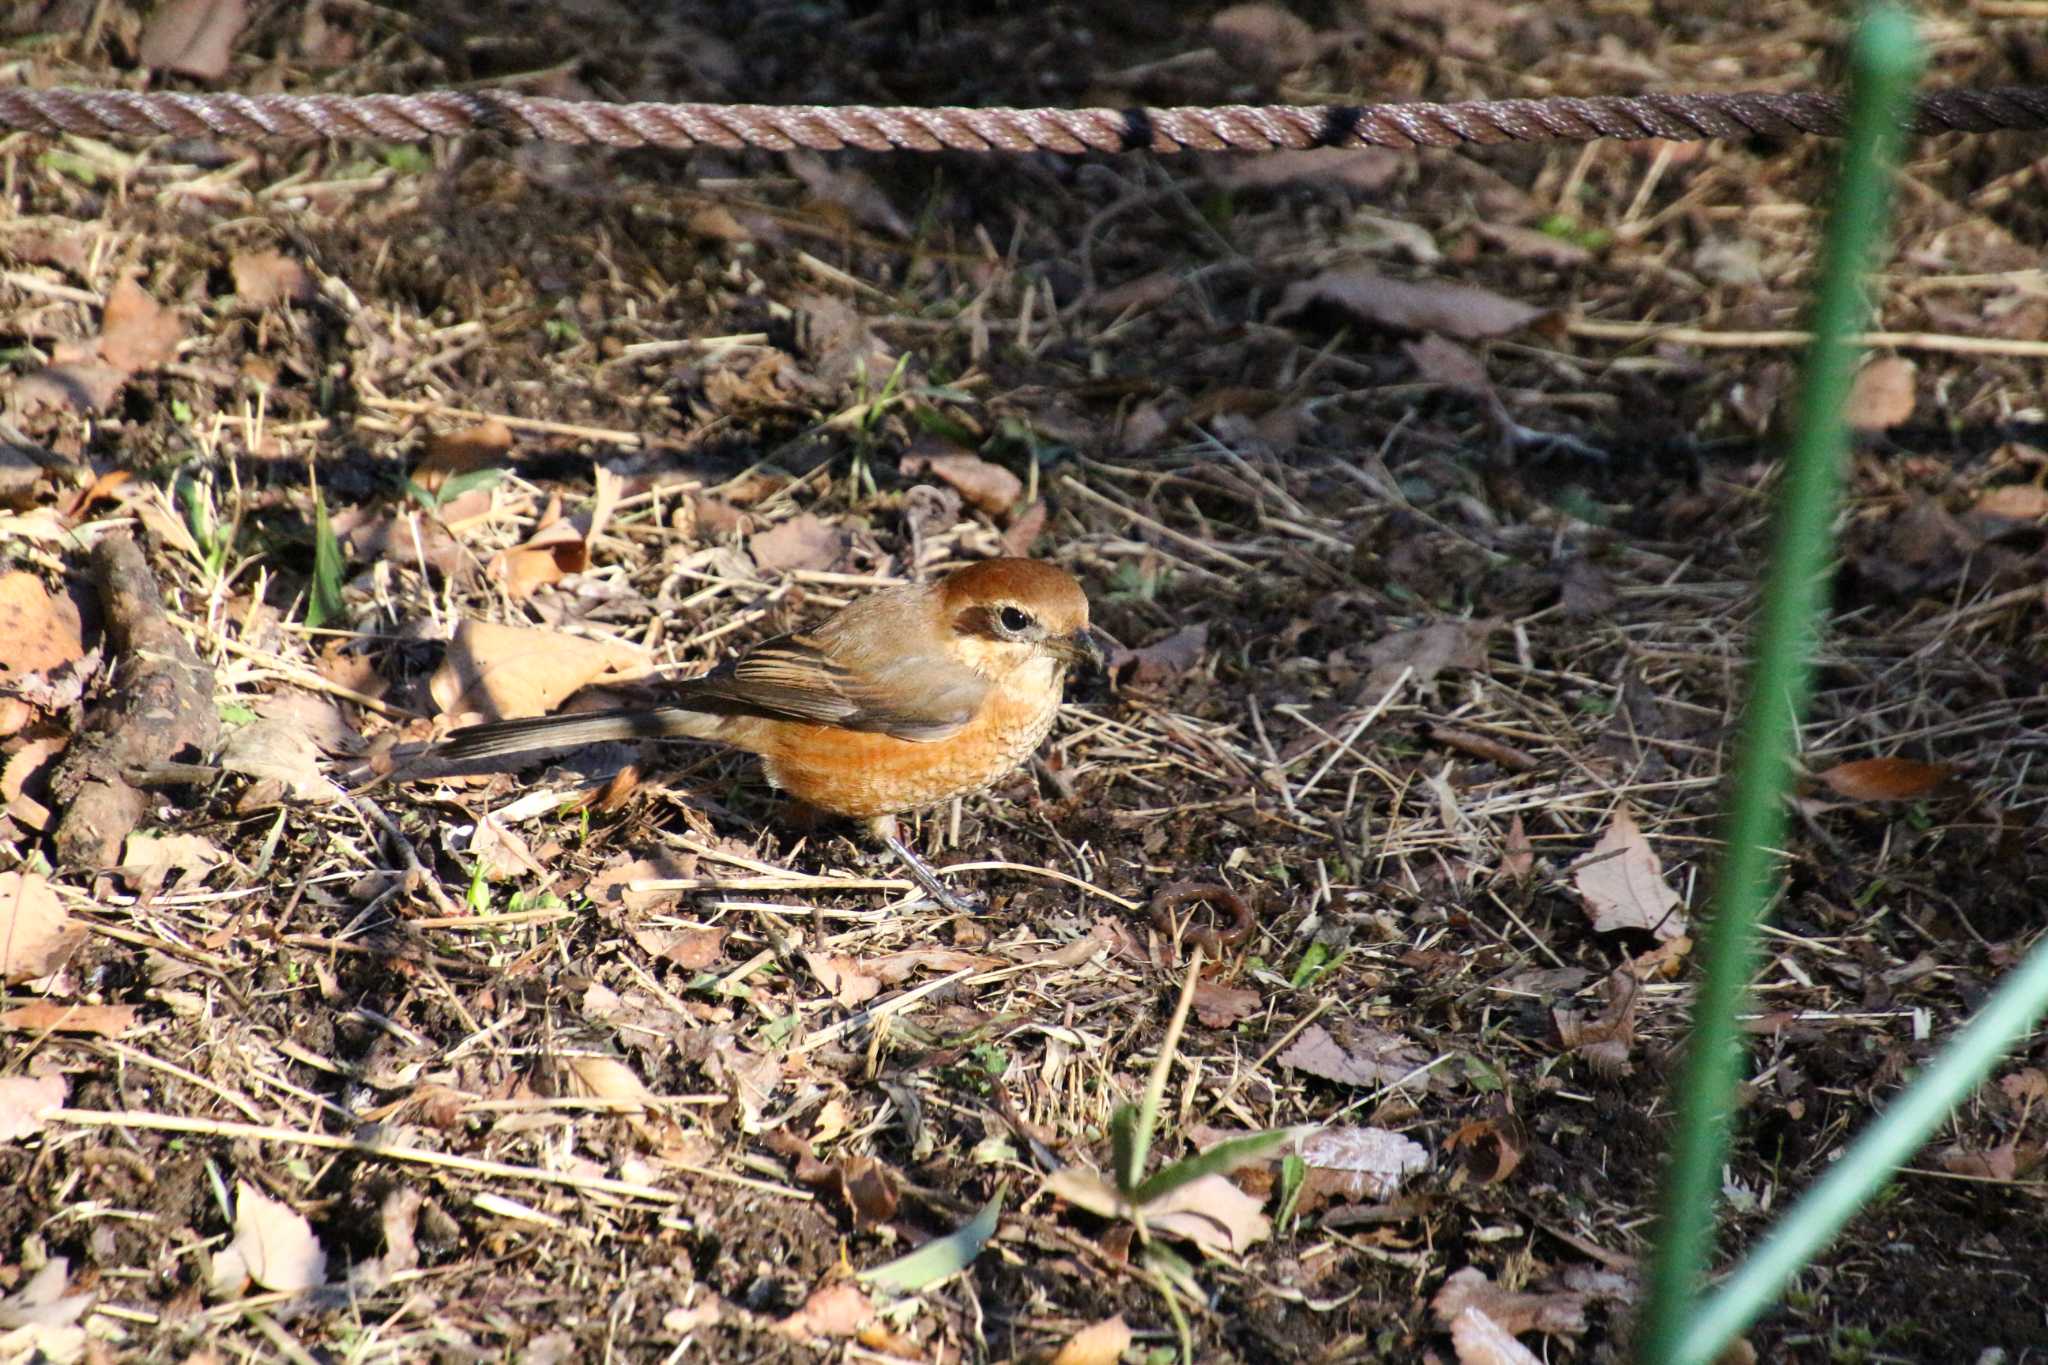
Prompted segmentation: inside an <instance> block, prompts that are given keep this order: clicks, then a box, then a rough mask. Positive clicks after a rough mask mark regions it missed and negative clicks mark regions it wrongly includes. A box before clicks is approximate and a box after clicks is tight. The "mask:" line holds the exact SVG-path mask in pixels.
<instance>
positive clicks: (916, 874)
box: [868, 815, 982, 915]
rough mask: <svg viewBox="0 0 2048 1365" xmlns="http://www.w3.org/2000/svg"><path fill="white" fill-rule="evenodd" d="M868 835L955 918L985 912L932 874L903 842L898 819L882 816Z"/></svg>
mask: <svg viewBox="0 0 2048 1365" xmlns="http://www.w3.org/2000/svg"><path fill="white" fill-rule="evenodd" d="M868 832H869V833H871V834H873V835H874V836H875V837H876V838H877V839H880V840H881V841H882V842H883V843H885V844H887V845H888V846H889V851H890V852H891V853H893V854H895V855H896V857H897V859H898V861H900V862H901V863H902V864H903V866H904V867H906V868H908V869H909V870H910V878H911V880H912V881H914V882H916V883H917V884H918V885H919V886H920V887H922V888H923V889H924V893H925V894H926V895H927V896H930V897H931V898H932V899H933V900H935V901H937V902H938V903H939V904H940V905H941V906H943V907H944V908H946V909H948V910H951V911H952V912H953V913H954V914H956V915H978V914H980V913H981V912H982V907H981V906H978V905H976V904H975V903H974V902H973V901H970V900H967V899H965V898H963V897H961V896H960V895H958V894H957V893H955V892H953V891H950V890H948V889H947V887H946V884H945V883H944V882H942V881H940V880H939V874H938V873H936V872H934V871H933V870H932V865H931V864H930V863H928V862H926V861H925V860H924V859H922V858H920V857H918V856H917V854H916V853H915V852H913V851H912V850H911V847H910V845H909V844H906V843H904V842H903V836H902V834H901V833H899V832H898V831H897V828H896V817H895V816H893V815H883V816H878V817H876V818H875V819H873V820H871V821H869V822H868Z"/></svg>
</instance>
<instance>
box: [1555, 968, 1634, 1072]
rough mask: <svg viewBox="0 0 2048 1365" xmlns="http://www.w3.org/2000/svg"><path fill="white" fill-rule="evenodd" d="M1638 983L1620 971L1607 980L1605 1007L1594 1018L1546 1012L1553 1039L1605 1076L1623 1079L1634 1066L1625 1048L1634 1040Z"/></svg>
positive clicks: (1576, 1012) (1577, 1013) (1563, 1011)
mask: <svg viewBox="0 0 2048 1365" xmlns="http://www.w3.org/2000/svg"><path fill="white" fill-rule="evenodd" d="M1640 986H1641V982H1640V981H1638V980H1637V978H1636V976H1635V973H1633V972H1631V971H1626V970H1621V971H1615V972H1610V973H1609V974H1608V977H1607V1008H1606V1009H1604V1010H1602V1011H1601V1012H1600V1013H1599V1014H1598V1015H1588V1014H1586V1013H1584V1012H1583V1011H1580V1010H1574V1009H1566V1008H1563V1007H1559V1008H1557V1009H1553V1010H1552V1011H1551V1012H1550V1017H1551V1021H1552V1022H1553V1023H1555V1024H1556V1025H1557V1036H1558V1038H1559V1040H1560V1041H1562V1042H1563V1043H1564V1045H1565V1046H1566V1047H1567V1048H1569V1049H1571V1050H1573V1051H1575V1052H1577V1053H1579V1054H1580V1055H1581V1056H1583V1057H1584V1058H1586V1060H1587V1061H1588V1062H1590V1063H1592V1065H1593V1068H1594V1070H1596V1071H1598V1072H1600V1073H1601V1074H1603V1075H1606V1076H1626V1075H1628V1074H1629V1073H1630V1072H1631V1071H1632V1070H1634V1067H1633V1066H1632V1064H1631V1063H1630V1061H1629V1049H1630V1048H1631V1047H1632V1046H1634V1044H1635V1039H1636V1005H1637V1003H1638V1001H1639V999H1640V990H1639V988H1640Z"/></svg>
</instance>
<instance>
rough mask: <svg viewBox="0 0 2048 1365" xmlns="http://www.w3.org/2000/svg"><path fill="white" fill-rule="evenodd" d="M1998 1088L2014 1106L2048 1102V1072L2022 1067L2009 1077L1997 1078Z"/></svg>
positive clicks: (2031, 1067) (2032, 1067)
mask: <svg viewBox="0 0 2048 1365" xmlns="http://www.w3.org/2000/svg"><path fill="white" fill-rule="evenodd" d="M1998 1088H1999V1089H2000V1090H2003V1091H2004V1092H2005V1097H2006V1098H2007V1099H2009V1100H2011V1101H2012V1102H2013V1103H2014V1104H2037V1103H2039V1102H2040V1101H2042V1100H2048V1072H2043V1071H2042V1070H2041V1069H2040V1068H2039V1067H2034V1066H2029V1067H2022V1068H2021V1069H2020V1070H2018V1071H2015V1072H2013V1073H2012V1074H2011V1075H2010V1076H2001V1077H1999V1078H1998Z"/></svg>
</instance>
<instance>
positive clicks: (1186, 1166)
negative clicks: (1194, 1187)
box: [1129, 1125, 1315, 1208]
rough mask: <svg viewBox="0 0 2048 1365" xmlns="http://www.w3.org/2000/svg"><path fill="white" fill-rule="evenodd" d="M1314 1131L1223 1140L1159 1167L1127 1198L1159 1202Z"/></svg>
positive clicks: (1136, 1201)
mask: <svg viewBox="0 0 2048 1365" xmlns="http://www.w3.org/2000/svg"><path fill="white" fill-rule="evenodd" d="M1314 1131H1315V1126H1314V1125H1310V1126H1309V1127H1306V1128H1268V1129H1267V1130H1266V1131H1265V1132H1263V1133H1250V1134H1247V1135H1246V1136H1244V1137H1237V1138H1226V1139H1224V1140H1223V1141H1222V1142H1219V1143H1217V1144H1216V1145H1215V1146H1214V1147H1211V1148H1210V1149H1209V1150H1208V1151H1206V1152H1199V1153H1197V1154H1195V1155H1194V1156H1191V1157H1189V1158H1188V1159H1187V1160H1185V1161H1176V1162H1174V1163H1173V1164H1172V1165H1171V1166H1163V1167H1161V1168H1160V1169H1159V1170H1158V1171H1157V1172H1155V1173H1154V1174H1153V1176H1152V1177H1151V1178H1150V1179H1149V1180H1144V1181H1140V1182H1139V1183H1138V1186H1137V1188H1135V1189H1133V1190H1132V1191H1131V1192H1130V1195H1129V1198H1130V1201H1131V1202H1132V1203H1133V1204H1136V1205H1137V1206H1138V1207H1139V1208H1143V1207H1144V1206H1145V1205H1147V1204H1149V1203H1151V1202H1152V1201H1153V1200H1155V1199H1163V1198H1165V1197H1166V1196H1167V1195H1169V1194H1172V1193H1173V1192H1174V1191H1175V1190H1177V1189H1179V1188H1180V1187H1181V1186H1183V1185H1188V1184H1192V1183H1193V1182H1195V1181H1197V1180H1200V1179H1201V1178H1202V1177H1203V1176H1205V1175H1228V1174H1229V1173H1230V1172H1232V1171H1234V1170H1236V1169H1237V1168H1238V1167H1240V1166H1243V1165H1246V1164H1247V1163H1249V1162H1253V1161H1257V1160H1258V1159H1259V1158H1261V1157H1263V1156H1265V1155H1266V1154H1267V1153H1269V1152H1271V1151H1273V1150H1274V1149H1275V1148H1277V1147H1284V1146H1285V1145H1286V1144H1287V1143H1288V1142H1290V1141H1292V1140H1293V1139H1295V1138H1298V1137H1300V1136H1302V1135H1303V1134H1305V1133H1312V1132H1314Z"/></svg>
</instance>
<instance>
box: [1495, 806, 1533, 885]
mask: <svg viewBox="0 0 2048 1365" xmlns="http://www.w3.org/2000/svg"><path fill="white" fill-rule="evenodd" d="M1535 870H1536V846H1535V845H1534V844H1532V843H1530V842H1529V833H1528V831H1527V830H1525V829H1523V828H1522V816H1521V812H1519V811H1517V812H1516V813H1515V814H1514V815H1513V816H1511V817H1510V818H1509V820H1508V837H1507V838H1506V839H1505V840H1503V841H1502V842H1501V851H1500V872H1501V875H1502V876H1503V877H1512V878H1513V879H1514V880H1516V881H1518V882H1519V881H1526V880H1527V879H1528V877H1529V874H1530V873H1532V872H1534V871H1535Z"/></svg>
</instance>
